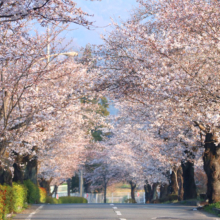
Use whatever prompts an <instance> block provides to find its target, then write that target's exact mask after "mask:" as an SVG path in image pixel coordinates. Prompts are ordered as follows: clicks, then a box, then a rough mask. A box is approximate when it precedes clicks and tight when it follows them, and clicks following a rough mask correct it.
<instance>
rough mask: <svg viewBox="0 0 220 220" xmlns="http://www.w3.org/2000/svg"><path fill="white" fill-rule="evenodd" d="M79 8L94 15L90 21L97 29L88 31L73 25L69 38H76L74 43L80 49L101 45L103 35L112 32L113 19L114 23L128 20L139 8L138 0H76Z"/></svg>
mask: <svg viewBox="0 0 220 220" xmlns="http://www.w3.org/2000/svg"><path fill="white" fill-rule="evenodd" d="M75 2H76V3H77V7H81V8H82V10H83V11H85V12H87V13H89V14H91V15H94V16H93V17H89V20H90V21H94V25H95V26H97V28H92V29H91V30H87V29H86V28H84V27H80V26H79V25H71V26H70V28H69V29H70V31H69V32H68V37H70V38H74V43H75V44H76V46H78V47H85V46H86V44H88V43H90V44H101V43H102V40H101V38H100V35H101V34H104V33H105V30H106V31H110V30H111V27H110V26H109V24H110V23H111V18H112V19H113V20H114V21H120V19H122V20H126V19H127V18H128V17H129V14H130V11H131V10H132V9H134V8H135V7H137V6H138V4H137V2H136V0H102V1H89V0H87V1H86V0H75Z"/></svg>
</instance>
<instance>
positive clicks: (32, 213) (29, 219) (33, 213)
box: [26, 205, 44, 220]
mask: <svg viewBox="0 0 220 220" xmlns="http://www.w3.org/2000/svg"><path fill="white" fill-rule="evenodd" d="M43 206H44V205H41V206H39V207H38V208H37V209H36V210H35V211H34V212H31V214H30V215H29V216H28V217H27V218H26V220H31V218H32V216H33V215H35V214H36V213H37V212H38V211H39V210H40V209H42V208H43Z"/></svg>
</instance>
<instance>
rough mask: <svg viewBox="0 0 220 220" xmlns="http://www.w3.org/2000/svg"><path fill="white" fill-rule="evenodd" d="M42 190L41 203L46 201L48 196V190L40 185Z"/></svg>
mask: <svg viewBox="0 0 220 220" xmlns="http://www.w3.org/2000/svg"><path fill="white" fill-rule="evenodd" d="M39 191H40V203H45V202H46V198H47V191H46V189H45V188H43V187H39Z"/></svg>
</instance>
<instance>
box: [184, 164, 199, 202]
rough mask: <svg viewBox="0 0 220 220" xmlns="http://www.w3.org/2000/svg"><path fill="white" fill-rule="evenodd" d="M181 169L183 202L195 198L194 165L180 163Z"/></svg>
mask: <svg viewBox="0 0 220 220" xmlns="http://www.w3.org/2000/svg"><path fill="white" fill-rule="evenodd" d="M182 169H183V190H184V196H183V198H184V200H186V199H195V198H197V193H196V184H195V179H194V164H193V163H192V162H189V161H187V162H186V163H182Z"/></svg>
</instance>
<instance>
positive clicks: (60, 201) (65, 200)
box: [46, 196, 88, 204]
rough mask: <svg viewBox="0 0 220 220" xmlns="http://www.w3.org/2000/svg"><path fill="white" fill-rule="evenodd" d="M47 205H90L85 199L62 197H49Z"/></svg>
mask: <svg viewBox="0 0 220 220" xmlns="http://www.w3.org/2000/svg"><path fill="white" fill-rule="evenodd" d="M46 203H50V204H68V203H88V201H87V199H85V198H83V197H72V196H62V197H60V198H59V199H55V198H52V197H47V199H46Z"/></svg>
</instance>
